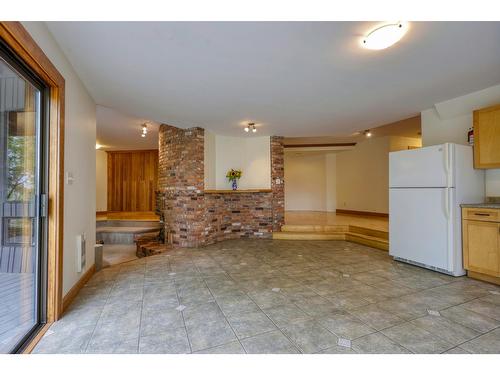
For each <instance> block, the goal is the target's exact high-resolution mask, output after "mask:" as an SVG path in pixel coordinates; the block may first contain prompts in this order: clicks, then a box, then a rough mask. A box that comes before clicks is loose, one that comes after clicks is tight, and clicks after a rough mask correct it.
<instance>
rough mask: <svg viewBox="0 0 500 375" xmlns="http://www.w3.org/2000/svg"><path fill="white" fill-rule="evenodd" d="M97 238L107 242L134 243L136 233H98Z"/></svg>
mask: <svg viewBox="0 0 500 375" xmlns="http://www.w3.org/2000/svg"><path fill="white" fill-rule="evenodd" d="M96 240H97V241H103V242H104V243H105V244H133V243H134V233H96Z"/></svg>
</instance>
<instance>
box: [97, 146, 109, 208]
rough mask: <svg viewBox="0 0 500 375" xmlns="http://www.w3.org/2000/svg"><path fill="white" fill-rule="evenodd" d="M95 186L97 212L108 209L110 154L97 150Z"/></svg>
mask: <svg viewBox="0 0 500 375" xmlns="http://www.w3.org/2000/svg"><path fill="white" fill-rule="evenodd" d="M95 154H96V159H95V160H96V166H95V184H96V196H95V198H96V201H95V209H96V211H107V209H108V154H107V153H106V151H103V150H96V151H95Z"/></svg>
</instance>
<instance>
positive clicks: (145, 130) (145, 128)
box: [141, 123, 148, 138]
mask: <svg viewBox="0 0 500 375" xmlns="http://www.w3.org/2000/svg"><path fill="white" fill-rule="evenodd" d="M141 128H142V133H141V137H142V138H144V137H145V136H146V134H148V124H147V123H144V124H142V126H141Z"/></svg>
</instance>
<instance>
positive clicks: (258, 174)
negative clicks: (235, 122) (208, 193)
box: [204, 133, 271, 189]
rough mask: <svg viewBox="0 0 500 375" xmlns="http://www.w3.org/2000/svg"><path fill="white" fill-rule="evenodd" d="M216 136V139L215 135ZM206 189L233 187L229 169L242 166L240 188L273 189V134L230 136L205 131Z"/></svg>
mask: <svg viewBox="0 0 500 375" xmlns="http://www.w3.org/2000/svg"><path fill="white" fill-rule="evenodd" d="M212 137H213V138H212ZM205 141H206V142H207V141H208V147H205V166H204V169H205V189H230V188H231V184H230V183H229V182H228V180H227V179H226V172H227V171H228V170H229V169H231V168H234V169H241V171H242V172H243V174H242V177H241V179H240V180H239V181H238V188H239V189H270V188H271V142H270V137H252V136H250V137H227V136H221V135H215V136H212V135H210V133H208V136H207V133H206V134H205Z"/></svg>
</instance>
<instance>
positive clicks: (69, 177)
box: [66, 172, 75, 185]
mask: <svg viewBox="0 0 500 375" xmlns="http://www.w3.org/2000/svg"><path fill="white" fill-rule="evenodd" d="M73 182H75V177H73V173H71V172H66V184H67V185H73Z"/></svg>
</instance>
